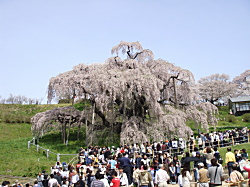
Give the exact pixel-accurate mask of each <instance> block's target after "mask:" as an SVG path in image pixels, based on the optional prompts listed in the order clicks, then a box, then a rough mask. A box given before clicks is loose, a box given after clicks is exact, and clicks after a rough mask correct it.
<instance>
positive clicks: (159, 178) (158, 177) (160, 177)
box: [155, 164, 169, 187]
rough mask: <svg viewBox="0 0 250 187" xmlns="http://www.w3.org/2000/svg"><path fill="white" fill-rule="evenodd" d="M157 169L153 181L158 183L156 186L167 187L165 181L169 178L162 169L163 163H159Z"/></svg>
mask: <svg viewBox="0 0 250 187" xmlns="http://www.w3.org/2000/svg"><path fill="white" fill-rule="evenodd" d="M159 168H160V169H159V170H158V171H157V172H156V174H155V183H156V184H158V187H167V185H168V184H167V181H168V180H169V175H168V173H167V172H166V171H165V170H164V165H163V164H160V165H159Z"/></svg>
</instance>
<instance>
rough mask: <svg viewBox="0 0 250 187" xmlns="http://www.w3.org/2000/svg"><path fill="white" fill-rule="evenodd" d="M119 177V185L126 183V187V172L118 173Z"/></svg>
mask: <svg viewBox="0 0 250 187" xmlns="http://www.w3.org/2000/svg"><path fill="white" fill-rule="evenodd" d="M117 177H118V178H119V179H120V183H121V185H126V187H128V177H127V174H126V173H124V172H123V173H122V174H120V173H118V176H117Z"/></svg>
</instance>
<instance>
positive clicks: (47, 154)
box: [46, 149, 49, 158]
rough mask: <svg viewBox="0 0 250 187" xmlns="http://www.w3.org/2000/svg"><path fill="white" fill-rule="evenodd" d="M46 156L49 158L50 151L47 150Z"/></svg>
mask: <svg viewBox="0 0 250 187" xmlns="http://www.w3.org/2000/svg"><path fill="white" fill-rule="evenodd" d="M46 156H47V158H49V149H47V150H46Z"/></svg>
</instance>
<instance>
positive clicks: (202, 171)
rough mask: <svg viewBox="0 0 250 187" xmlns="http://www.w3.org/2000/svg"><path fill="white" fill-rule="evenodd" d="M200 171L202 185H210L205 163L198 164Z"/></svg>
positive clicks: (199, 178) (199, 177)
mask: <svg viewBox="0 0 250 187" xmlns="http://www.w3.org/2000/svg"><path fill="white" fill-rule="evenodd" d="M198 167H199V171H198V176H197V179H198V182H199V186H200V187H208V177H207V172H208V170H207V169H205V168H204V164H203V163H202V162H200V163H199V164H198Z"/></svg>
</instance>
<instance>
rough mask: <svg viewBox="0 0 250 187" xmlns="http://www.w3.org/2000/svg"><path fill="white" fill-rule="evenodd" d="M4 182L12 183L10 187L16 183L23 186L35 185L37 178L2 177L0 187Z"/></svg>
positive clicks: (0, 177) (0, 176)
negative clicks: (27, 184)
mask: <svg viewBox="0 0 250 187" xmlns="http://www.w3.org/2000/svg"><path fill="white" fill-rule="evenodd" d="M3 181H10V185H12V184H15V183H16V182H18V183H21V184H23V185H24V184H26V183H30V184H32V185H33V184H34V181H35V178H31V177H19V176H11V175H0V185H1V184H2V182H3Z"/></svg>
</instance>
